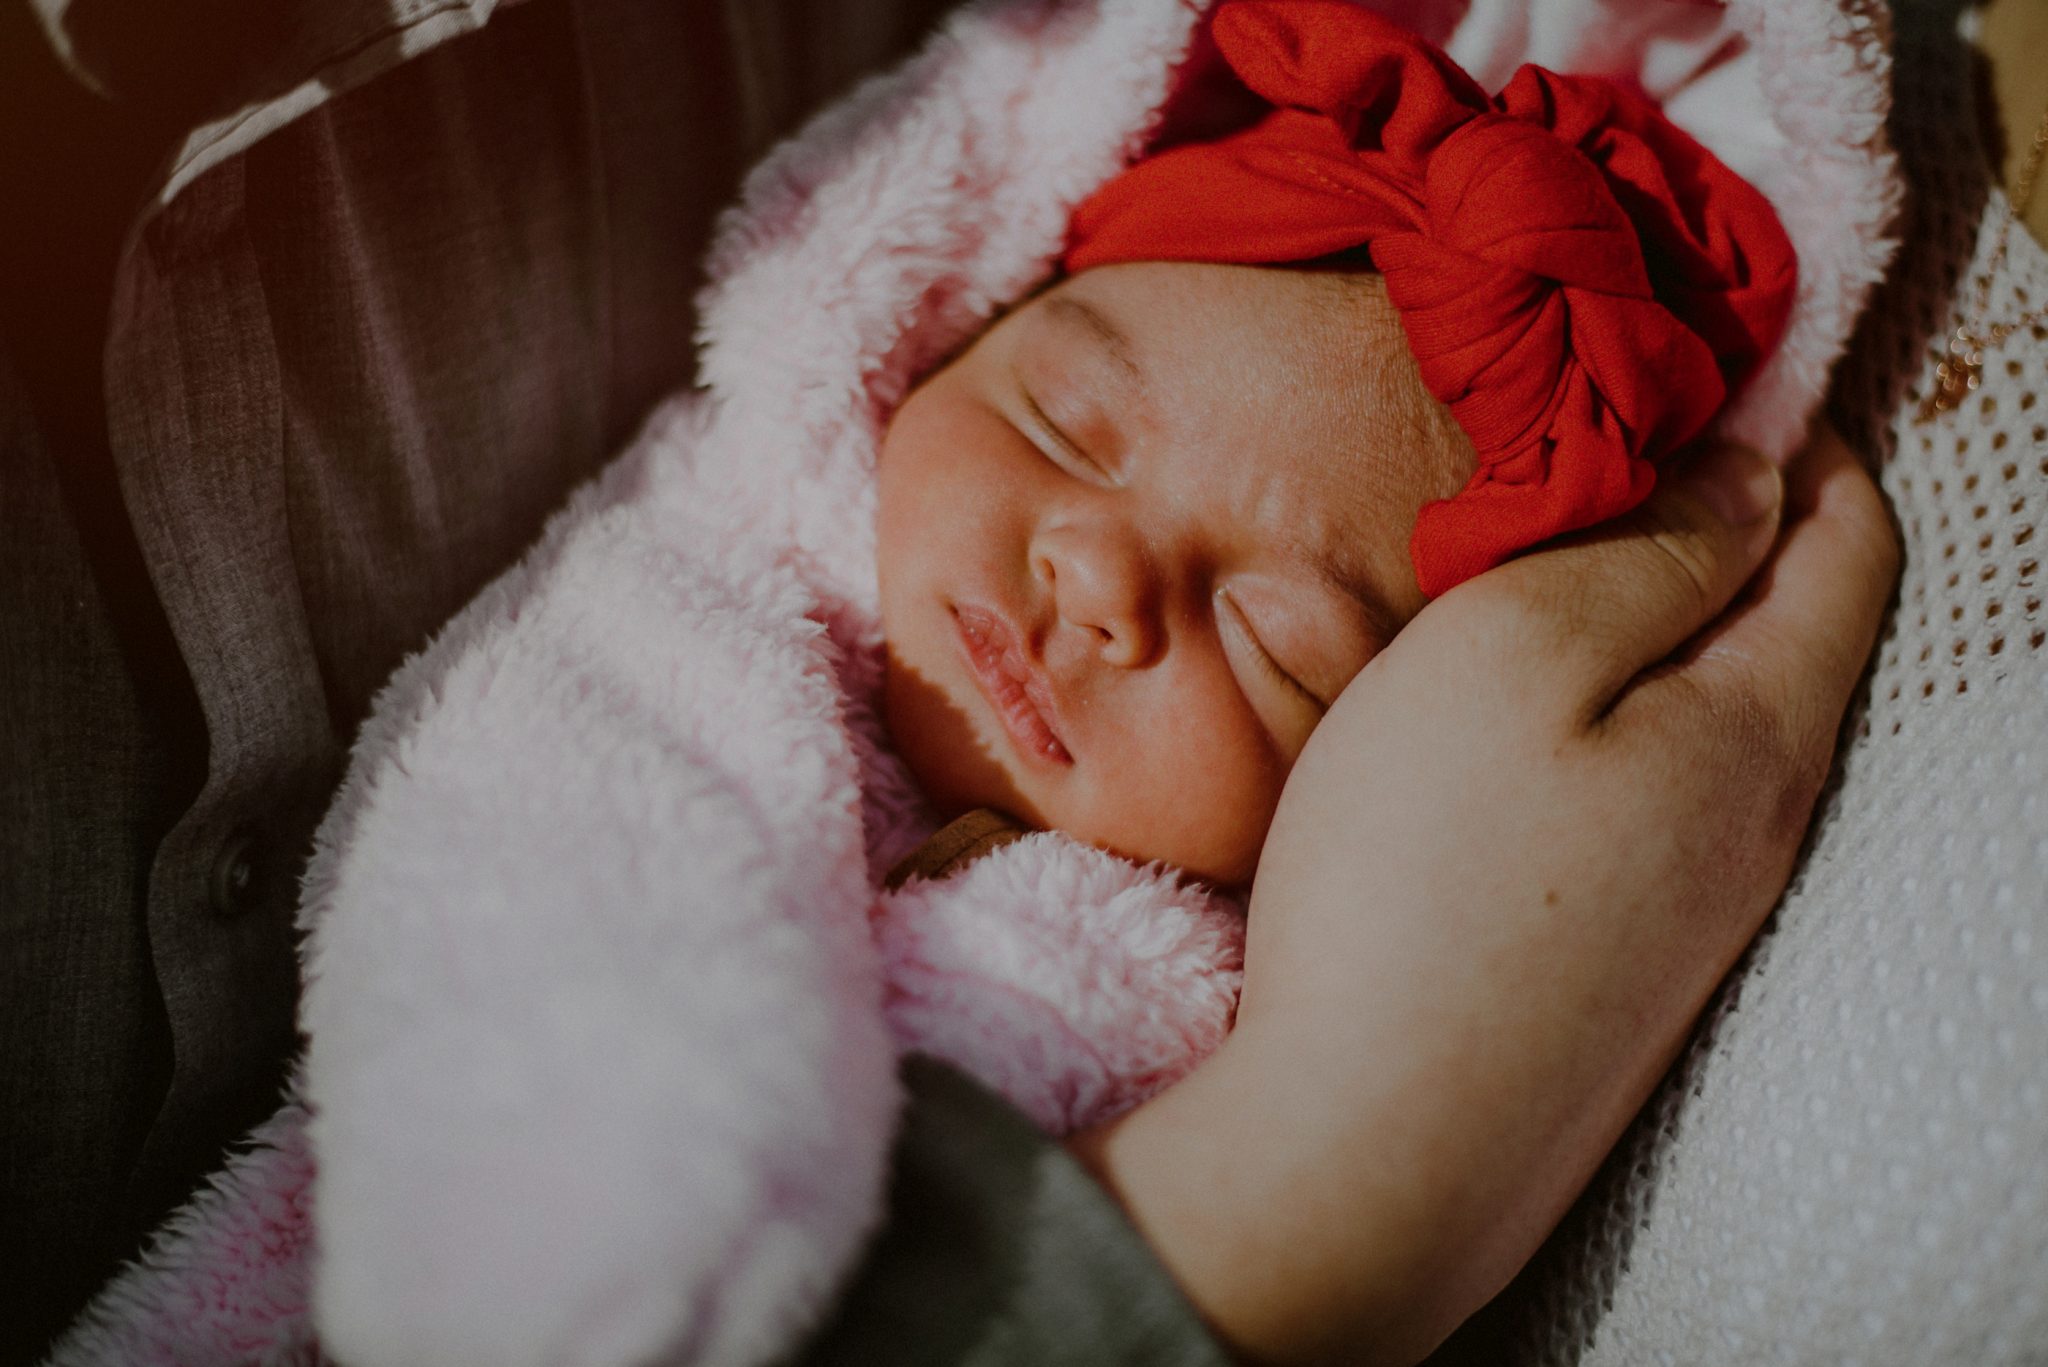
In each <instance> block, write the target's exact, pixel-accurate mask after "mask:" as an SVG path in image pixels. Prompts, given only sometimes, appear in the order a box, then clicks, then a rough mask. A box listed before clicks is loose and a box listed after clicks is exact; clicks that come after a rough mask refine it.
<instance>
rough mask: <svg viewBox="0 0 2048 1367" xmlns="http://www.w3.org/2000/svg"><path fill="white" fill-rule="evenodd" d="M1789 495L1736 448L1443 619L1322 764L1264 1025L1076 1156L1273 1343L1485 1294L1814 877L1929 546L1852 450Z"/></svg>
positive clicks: (1251, 1025)
mask: <svg viewBox="0 0 2048 1367" xmlns="http://www.w3.org/2000/svg"><path fill="white" fill-rule="evenodd" d="M1780 502H1781V499H1780V481H1779V479H1778V476H1777V475H1776V473H1775V472H1774V471H1773V470H1772V469H1771V467H1769V466H1768V465H1767V464H1765V463H1764V462H1763V461H1761V460H1760V459H1758V458H1757V457H1756V456H1754V455H1751V454H1749V453H1747V452H1743V451H1739V450H1735V449H1731V448H1723V449H1719V450H1715V451H1711V452H1709V453H1708V454H1707V455H1706V457H1705V458H1704V459H1703V460H1702V461H1701V463H1700V467H1699V468H1696V469H1694V470H1692V471H1690V472H1688V473H1687V474H1685V475H1683V476H1681V477H1679V478H1677V479H1674V480H1671V481H1669V483H1668V485H1667V487H1665V488H1662V489H1660V490H1659V491H1658V493H1657V494H1656V495H1655V496H1654V497H1653V498H1652V499H1651V501H1650V502H1649V503H1648V504H1646V505H1645V506H1644V507H1643V508H1642V509H1641V510H1639V512H1638V513H1637V514H1636V515H1635V516H1633V517H1632V518H1630V519H1629V520H1628V521H1627V522H1626V523H1624V524H1621V525H1618V526H1616V527H1613V528H1609V529H1604V530H1602V531H1599V532H1597V533H1594V534H1590V535H1587V536H1584V537H1581V538H1578V539H1577V540H1575V541H1573V542H1571V543H1567V544H1565V545H1562V546H1560V547H1557V548H1555V549H1550V550H1545V551H1542V552H1540V553H1537V554H1533V555H1530V556H1526V557H1524V558H1522V559H1520V560H1517V561H1514V562H1511V563H1509V564H1507V565H1504V566H1502V567H1500V568H1499V569H1496V570H1493V571H1490V572H1489V573H1487V574H1485V575H1482V576H1480V577H1479V578H1477V579H1475V580H1472V581H1471V582H1470V583H1468V584H1465V585H1463V586H1461V587H1460V588H1458V589H1456V590H1454V591H1452V592H1451V593H1449V594H1446V595H1445V596H1444V597H1443V598H1442V599H1440V600H1439V601H1437V602H1436V603H1434V604H1432V605H1431V606H1429V607H1428V608H1426V609H1425V610H1424V611H1423V613H1422V614H1421V615H1420V616H1419V617H1417V618H1416V620H1415V621H1414V622H1413V623H1412V624H1411V625H1410V626H1409V627H1408V628H1407V629H1406V630H1405V631H1404V632H1403V633H1402V634H1401V636H1400V637H1399V638H1398V639H1397V640H1396V641H1395V642H1394V643H1393V644H1392V645H1391V646H1390V647H1389V648H1388V649H1386V650H1385V651H1383V652H1381V654H1380V655H1379V656H1378V657H1377V658H1376V659H1375V660H1374V661H1373V662H1372V663H1371V664H1370V665H1369V666H1368V667H1367V668H1366V669H1365V670H1364V672H1362V673H1361V674H1360V675H1359V676H1358V678H1357V679H1356V680H1355V681H1354V682H1353V683H1352V684H1351V686H1350V687H1349V688H1348V689H1347V690H1346V691H1345V693H1344V694H1343V695H1342V697H1340V698H1339V699H1338V701H1337V703H1336V705H1335V706H1334V707H1333V708H1332V709H1331V711H1330V714H1329V716H1328V717H1327V718H1325V720H1324V721H1323V723H1322V726H1321V727H1320V729H1318V731H1317V732H1316V734H1315V736H1314V737H1313V739H1312V740H1311V741H1310V743H1309V746H1308V748H1307V750H1306V751H1305V752H1304V753H1303V755H1302V758H1301V761H1300V763H1299V764H1298V765H1297V766H1296V768H1295V770H1294V773H1293V775H1292V776H1291V777H1290V779H1289V781H1288V785H1287V789H1286V793H1285V795H1284V797H1283V799H1282V802H1281V805H1280V809H1279V813H1278V815H1277V817H1276V818H1275V821H1274V824H1273V829H1272V833H1271V835H1270V837H1269V839H1268V842H1267V845H1266V848H1265V852H1264V855H1263V857H1262V861H1261V865H1260V869H1259V875H1258V880H1257V882H1256V883H1255V885H1254V888H1253V895H1252V908H1251V924H1250V931H1249V939H1248V942H1247V946H1246V978H1245V989H1244V997H1243V1003H1242V1006H1241V1008H1240V1014H1239V1023H1238V1028H1237V1031H1236V1033H1235V1034H1234V1035H1233V1036H1232V1037H1231V1038H1230V1040H1229V1041H1228V1042H1226V1044H1225V1045H1224V1047H1223V1048H1222V1049H1221V1050H1219V1051H1218V1053H1217V1054H1216V1055H1215V1056H1214V1057H1213V1058H1212V1059H1211V1060H1210V1062H1209V1063H1207V1064H1205V1065H1204V1066H1203V1067H1202V1068H1201V1069H1199V1070H1198V1071H1197V1072H1196V1073H1195V1074H1194V1075H1193V1076H1192V1077H1191V1078H1189V1079H1188V1080H1187V1081H1186V1082H1184V1083H1182V1084H1181V1085H1180V1086H1178V1087H1176V1088H1174V1089H1173V1090H1171V1091H1169V1092H1168V1093H1166V1094H1165V1095H1164V1096H1162V1097H1160V1098H1158V1099H1156V1100H1155V1101H1153V1102H1151V1103H1149V1104H1148V1105H1147V1106H1145V1107H1143V1108H1141V1109H1140V1110H1139V1111H1137V1112H1136V1113H1134V1114H1133V1116H1131V1117H1129V1118H1127V1120H1126V1121H1125V1122H1124V1123H1123V1124H1122V1125H1121V1126H1120V1127H1116V1128H1112V1129H1110V1130H1107V1131H1105V1132H1103V1133H1099V1134H1096V1135H1092V1136H1089V1137H1087V1138H1085V1139H1084V1140H1082V1141H1080V1142H1079V1143H1077V1145H1076V1149H1077V1151H1078V1152H1079V1153H1080V1154H1081V1155H1082V1157H1083V1159H1084V1161H1087V1162H1090V1163H1092V1164H1093V1165H1094V1166H1095V1168H1096V1170H1097V1172H1098V1173H1099V1174H1100V1175H1102V1176H1103V1178H1104V1180H1105V1181H1106V1182H1107V1183H1108V1184H1109V1185H1110V1186H1111V1188H1112V1189H1113V1190H1115V1191H1117V1192H1118V1194H1119V1195H1120V1196H1121V1197H1122V1198H1123V1200H1124V1202H1125V1204H1126V1206H1127V1207H1128V1208H1129V1209H1130V1211H1131V1212H1132V1215H1133V1218H1134V1219H1135V1220H1136V1221H1137V1222H1138V1224H1139V1225H1140V1227H1141V1228H1142V1229H1143V1230H1144V1232H1145V1233H1146V1235H1147V1236H1148V1237H1149V1238H1150V1239H1151V1240H1152V1241H1153V1243H1154V1245H1155V1246H1156V1247H1157V1248H1158V1249H1159V1250H1160V1252H1161V1254H1162V1256H1163V1257H1164V1258H1165V1259H1166V1261H1167V1262H1168V1265H1169V1266H1170V1267H1171V1268H1172V1269H1173V1270H1174V1272H1175V1273H1176V1275H1177V1276H1178V1277H1179V1278H1180V1279H1181V1281H1182V1283H1183V1285H1184V1286H1185V1287H1186V1288H1187V1289H1188V1291H1189V1293H1190V1295H1191V1296H1192V1297H1193V1298H1194V1299H1195V1301H1196V1302H1197V1304H1198V1305H1200V1306H1201V1307H1202V1309H1203V1311H1204V1312H1205V1313H1206V1314H1207V1315H1209V1316H1210V1318H1211V1320H1212V1322H1213V1323H1214V1324H1215V1325H1216V1326H1217V1327H1218V1329H1219V1330H1220V1331H1221V1332H1222V1333H1223V1334H1224V1335H1225V1336H1226V1337H1227V1338H1228V1339H1230V1340H1231V1341H1232V1342H1233V1344H1235V1345H1236V1346H1237V1347H1238V1348H1239V1349H1240V1350H1241V1351H1243V1352H1244V1353H1245V1354H1246V1355H1247V1356H1250V1357H1252V1358H1256V1359H1276V1360H1294V1359H1313V1358H1317V1357H1320V1356H1323V1355H1327V1354H1332V1353H1338V1354H1342V1355H1344V1357H1345V1360H1352V1359H1353V1358H1355V1357H1357V1356H1358V1355H1359V1354H1360V1353H1361V1352H1363V1353H1364V1354H1366V1360H1370V1361H1374V1362H1381V1361H1386V1362H1412V1361H1414V1360H1415V1359H1416V1358H1418V1357H1420V1356H1421V1355H1422V1354H1424V1353H1425V1352H1427V1351H1428V1350H1429V1348H1430V1347H1431V1346H1433V1345H1434V1344H1435V1343H1437V1342H1438V1341H1440V1340H1441V1338H1442V1337H1443V1336H1444V1335H1445V1334H1447V1333H1448V1332H1449V1331H1450V1330H1451V1329H1452V1328H1454V1327H1455V1326H1456V1325H1457V1323H1458V1322H1459V1320H1460V1319H1462V1318H1463V1317H1464V1316H1465V1315H1467V1314H1469V1313H1471V1311H1473V1310H1474V1309H1476V1308H1478V1306H1479V1305H1480V1304H1482V1303H1483V1302H1484V1301H1485V1300H1486V1299H1487V1298H1488V1297H1490V1296H1491V1295H1492V1294H1493V1293H1494V1292H1495V1291H1497V1290H1498V1289H1499V1288H1500V1287H1501V1286H1502V1285H1503V1284H1504V1283H1505V1282H1506V1281H1507V1279H1508V1278H1509V1277H1510V1276H1512V1275H1513V1273H1514V1271H1515V1270H1516V1269H1517V1268H1518V1267H1519V1266H1520V1265H1521V1264H1522V1263H1523V1262H1524V1261H1525V1260H1526V1259H1527V1258H1528V1257H1529V1255H1530V1254H1531V1253H1532V1252H1533V1251H1534V1250H1535V1248H1536V1246H1537V1245H1538V1244H1539V1243H1540V1242H1541V1240H1542V1238H1543V1237H1544V1235H1545V1234H1546V1233H1547V1232H1548V1231H1549V1230H1550V1229H1551V1227H1552V1226H1553V1225H1554V1224H1555V1223H1556V1221H1557V1220H1558V1218H1559V1217H1560V1216H1561V1215H1562V1214H1563V1212H1564V1210H1565V1208H1566V1207H1567V1205H1568V1204H1569V1203H1570V1201H1571V1200H1572V1198H1573V1197H1574V1196H1575V1195H1576V1193H1577V1192H1578V1191H1579V1190H1580V1189H1581V1188H1582V1187H1583V1186H1584V1184H1585V1183H1586V1181H1587V1180H1588V1179H1589V1178H1590V1176H1591V1174H1592V1172H1593V1170H1594V1168H1595V1167H1596V1166H1597V1165H1598V1163H1599V1160H1600V1158H1601V1156H1602V1155H1603V1154H1604V1153H1605V1152H1606V1151H1607V1149H1608V1148H1609V1147H1610V1146H1611V1145H1612V1144H1613V1143H1614V1141H1615V1139H1616V1138H1617V1137H1618V1135H1619V1134H1620V1132H1621V1130H1622V1128H1623V1127H1624V1125H1625V1124H1626V1123H1627V1121H1628V1119H1629V1117H1630V1116H1631V1115H1632V1114H1633V1113H1634V1112H1635V1111H1636V1109H1637V1108H1638V1107H1640V1105H1641V1104H1642V1102H1643V1100H1644V1098H1645V1097H1646V1096H1647V1095H1648V1093H1649V1091H1650V1089H1651V1087H1652V1086H1653V1085H1654V1084H1655V1082H1656V1079H1657V1078H1658V1077H1659V1075H1660V1074H1661V1073H1662V1072H1663V1071H1664V1069H1665V1068H1666V1067H1667V1066H1668V1064H1669V1062H1670V1060H1671V1058H1672V1057H1673V1055H1674V1053H1675V1052H1676V1050H1677V1049H1678V1047H1679V1045H1680V1044H1681V1043H1682V1041H1683V1040H1684V1038H1685V1035H1686V1033H1687V1031H1688V1029H1689V1028H1690V1026H1691V1023H1692V1021H1693V1020H1694V1018H1695V1017H1696V1016H1697V1014H1698V1012H1699V1010H1700V1008H1701V1006H1702V1005H1703V1004H1704V1003H1705V1001H1706V999H1707V997H1708V995H1709V994H1710V993H1711V992H1712V990H1713V988H1714V985H1715V984H1716V983H1717V982H1718V981H1719V980H1720V979H1721V977H1722V976H1723V975H1724V974H1725V973H1726V972H1727V970H1728V968H1729V966H1730V964H1732V963H1733V961H1734V959H1735V958H1736V956H1737V955H1738V954H1739V953H1740V952H1741V950H1742V948H1743V946H1744V945H1745V944H1747V943H1748V941H1749V939H1750V937H1751V936H1752V935H1753V934H1754V933H1755V931H1756V928H1757V926H1758V925H1759V924H1760V923H1761V921H1762V920H1763V917H1764V916H1765V914H1766V913H1767V912H1768V911H1769V910H1770V908H1771V906H1772V905H1773V903H1774V902H1775V900H1776V898H1777V897H1778V895H1779V893H1780V892H1781V891H1782V889H1783V887H1784V885H1785V882H1786V880H1787V878H1788V876H1789V873H1790V870H1791V867H1792V862H1793V858H1794V855H1795V853H1796V851H1797V849H1798V846H1799V842H1800V839H1801V837H1802V835H1803V833H1804V831H1805V828H1806V824H1807V821H1808V818H1809V816H1810V813H1811V811H1812V806H1813V802H1814V799H1815V797H1816V795H1817V794H1818V792H1819V790H1820V785H1821V782H1822V780H1823V778H1824V777H1825V775H1826V773H1827V769H1828V764H1829V758H1830V756H1831V754H1832V752H1833V749H1834V739H1835V733H1836V729H1837V727H1838V725H1839V723H1840V719H1841V716H1842V713H1843V710H1844V708H1845V707H1846V705H1847V703H1848V699H1849V696H1850V693H1851V691H1852V689H1853V687H1854V685H1855V682H1856V680H1857V678H1858V676H1859V675H1860V673H1861V672H1862V667H1863V663H1864V661H1865V659H1866V658H1867V656H1868V654H1869V651H1870V648H1871V644H1872V641H1873V639H1874V637H1875V635H1876V630H1877V623H1878V618H1879V615H1880V613H1881V611H1882V609H1883V606H1884V604H1885V602H1886V600H1887V598H1888V597H1889V595H1890V592H1891V587H1892V584H1893V581H1894V579H1895V577H1896V573H1897V557H1898V553H1897V549H1896V542H1895V540H1894V538H1893V535H1892V531H1891V527H1890V524H1889V521H1888V520H1887V518H1886V515H1885V512H1884V508H1883V505H1882V503H1881V502H1880V501H1879V499H1878V496H1877V492H1876V489H1875V487H1874V486H1873V485H1872V483H1871V481H1870V479H1869V477H1868V476H1867V475H1866V474H1865V473H1864V472H1863V470H1862V469H1861V467H1860V466H1859V465H1858V464H1857V463H1856V461H1855V460H1854V458H1853V457H1852V456H1851V455H1850V454H1849V453H1848V451H1847V450H1846V449H1845V448H1844V446H1843V445H1842V443H1841V441H1840V439H1839V438H1838V437H1836V436H1834V435H1833V434H1832V433H1830V432H1823V433H1821V434H1820V435H1819V436H1818V437H1817V439H1816V440H1815V441H1814V443H1813V445H1812V447H1811V448H1810V449H1809V450H1808V451H1807V452H1806V453H1804V454H1803V455H1802V456H1801V457H1799V458H1798V460H1797V461H1796V462H1795V464H1794V465H1793V467H1792V469H1791V470H1790V472H1789V473H1788V476H1787V479H1786V482H1785V489H1784V497H1783V504H1784V508H1783V524H1784V531H1783V535H1782V537H1780V536H1778V530H1779V524H1780ZM1774 543H1775V548H1774ZM1760 563H1761V565H1762V568H1761V569H1760V570H1759V569H1758V566H1759V564H1760ZM1745 584H1748V585H1749V587H1748V590H1747V592H1746V593H1745V595H1744V596H1743V597H1742V598H1741V599H1740V601H1737V602H1736V603H1735V605H1734V606H1733V607H1730V606H1729V604H1730V602H1731V600H1734V599H1735V597H1736V594H1737V593H1738V591H1739V590H1742V589H1743V587H1744V585H1745Z"/></svg>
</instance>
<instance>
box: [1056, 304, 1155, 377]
mask: <svg viewBox="0 0 2048 1367" xmlns="http://www.w3.org/2000/svg"><path fill="white" fill-rule="evenodd" d="M1045 306H1046V310H1047V312H1048V313H1050V314H1052V315H1053V316H1054V317H1056V318H1061V319H1064V320H1066V321H1067V322H1069V323H1076V324H1079V325H1080V326H1081V327H1083V328H1085V329H1086V330H1087V331H1088V332H1089V333H1090V334H1091V335H1092V336H1093V337H1094V338H1095V340H1096V341H1098V342H1100V343H1101V344H1102V347H1103V349H1104V350H1105V351H1107V352H1108V353H1109V356H1110V359H1112V360H1114V361H1115V362H1116V363H1117V364H1118V365H1119V366H1121V367H1122V368H1123V370H1124V373H1125V374H1126V375H1127V376H1129V377H1130V379H1131V381H1132V382H1133V383H1135V384H1139V385H1142V384H1144V383H1145V372H1144V370H1143V369H1141V368H1140V367H1139V365H1138V360H1137V356H1136V348H1134V347H1133V346H1132V345H1131V339H1130V337H1129V335H1128V334H1126V333H1125V332H1124V330H1123V329H1122V328H1120V327H1118V326H1117V325H1116V324H1115V323H1113V322H1111V321H1110V319H1109V316H1108V315H1107V314H1105V313H1103V312H1102V310H1100V309H1098V308H1096V307H1095V306H1094V305H1093V304H1091V303H1089V302H1088V301H1087V300H1085V299H1076V298H1073V297H1072V296H1071V295H1065V294H1056V295H1054V296H1052V297H1051V298H1050V299H1048V300H1046V301H1045Z"/></svg>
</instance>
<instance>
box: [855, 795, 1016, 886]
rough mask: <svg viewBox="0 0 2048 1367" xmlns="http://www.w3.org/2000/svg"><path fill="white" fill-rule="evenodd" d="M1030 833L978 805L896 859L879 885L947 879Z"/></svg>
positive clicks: (996, 812) (901, 884)
mask: <svg viewBox="0 0 2048 1367" xmlns="http://www.w3.org/2000/svg"><path fill="white" fill-rule="evenodd" d="M1030 833H1031V832H1030V830H1029V829H1028V828H1026V827H1023V826H1020V825H1018V824H1017V823H1016V822H1014V821H1012V820H1011V819H1010V818H1009V817H1007V816H1004V815H1003V814H1002V813H1001V812H998V811H993V810H991V809H989V808H987V807H977V808H975V809H974V810H973V811H971V812H969V813H967V815H965V816H963V817H959V818H958V819H956V820H954V821H951V822H949V823H947V824H946V825H945V826H942V827H940V828H939V830H938V831H937V832H936V833H935V834H934V835H933V836H932V838H931V839H929V840H927V841H925V842H924V843H923V844H922V845H919V846H918V847H917V848H916V849H914V850H912V851H911V852H910V853H909V854H906V855H904V856H903V858H901V859H899V860H897V861H896V867H895V868H893V869H890V870H889V876H888V877H887V878H885V879H883V880H882V885H883V886H884V887H887V888H889V889H891V890H892V891H893V890H894V889H896V888H900V887H902V886H903V885H904V884H905V883H908V882H909V881H910V880H911V879H913V878H922V879H925V880H926V881H928V882H937V881H938V880H939V879H941V878H950V877H951V876H952V875H954V874H956V873H958V872H959V871H960V870H961V869H964V868H966V867H967V866H968V865H969V864H972V863H973V862H974V861H975V860H977V859H979V858H981V857H982V856H983V855H985V854H987V853H989V852H990V851H991V850H999V849H1001V848H1002V847H1003V846H1005V845H1007V844H1009V843H1010V842H1011V841H1013V840H1022V839H1023V838H1024V837H1025V836H1027V835H1029V834H1030Z"/></svg>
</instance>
